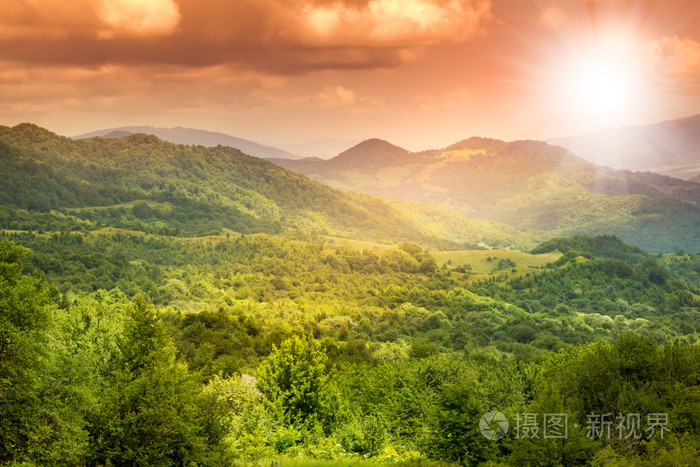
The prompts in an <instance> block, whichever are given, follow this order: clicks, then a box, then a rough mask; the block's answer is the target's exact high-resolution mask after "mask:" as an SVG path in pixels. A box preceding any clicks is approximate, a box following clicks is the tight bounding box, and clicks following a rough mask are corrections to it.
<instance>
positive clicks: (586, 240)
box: [532, 235, 649, 263]
mask: <svg viewBox="0 0 700 467" xmlns="http://www.w3.org/2000/svg"><path fill="white" fill-rule="evenodd" d="M555 250H558V251H561V252H562V253H567V252H568V251H570V250H575V251H577V252H584V253H588V254H590V255H592V256H597V257H599V258H614V259H619V260H623V261H628V262H631V263H639V262H642V261H644V260H645V259H647V258H648V257H649V255H648V254H647V253H645V252H644V251H643V250H641V249H639V248H637V247H633V246H630V245H627V244H625V243H624V242H622V240H620V239H619V238H617V237H616V236H614V235H599V236H597V237H579V236H574V237H564V238H553V239H551V240H548V241H546V242H544V243H542V244H540V245H538V246H537V247H536V248H535V249H533V250H532V253H533V254H542V253H549V252H551V251H555Z"/></svg>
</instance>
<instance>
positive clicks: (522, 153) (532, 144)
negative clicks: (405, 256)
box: [275, 138, 700, 251]
mask: <svg viewBox="0 0 700 467" xmlns="http://www.w3.org/2000/svg"><path fill="white" fill-rule="evenodd" d="M275 163H277V164H279V165H281V166H283V167H285V168H288V169H291V170H294V171H296V172H298V173H302V174H305V175H309V176H310V177H311V178H313V179H315V180H317V181H320V182H322V183H325V184H327V185H329V186H332V187H335V188H341V189H352V190H358V191H363V192H367V193H372V194H375V195H380V196H386V197H391V198H399V199H404V200H408V201H412V202H419V203H432V204H436V205H438V206H440V207H441V208H443V209H446V210H449V211H451V212H454V213H457V214H460V215H462V216H467V217H470V218H477V219H490V220H493V221H497V222H501V223H505V224H509V225H511V226H514V227H516V228H518V229H521V230H527V231H545V232H547V233H548V234H549V235H550V236H551V235H575V234H580V235H598V234H616V235H618V236H620V238H622V239H623V240H625V241H627V242H629V243H632V244H634V245H635V246H639V247H642V248H645V249H648V250H650V251H675V249H677V248H686V249H688V248H690V249H693V248H695V247H698V248H700V232H699V229H698V226H700V206H698V202H700V186H698V184H695V183H691V182H687V181H683V180H679V179H675V178H672V177H667V176H663V175H659V174H655V173H640V172H631V171H623V170H615V169H610V168H603V167H598V166H596V165H594V164H591V163H590V162H587V161H584V160H583V159H581V158H579V157H577V156H576V155H574V154H573V153H571V152H570V151H568V150H566V149H564V148H562V147H558V146H553V145H550V144H547V143H544V142H539V141H515V142H504V141H500V140H496V139H486V138H470V139H467V140H464V141H461V142H459V143H456V144H454V145H452V146H449V147H446V148H444V149H439V150H430V151H422V152H418V153H411V152H408V151H406V150H404V149H402V148H398V147H396V146H394V145H391V144H390V143H387V142H385V141H381V140H368V141H365V142H363V143H360V144H359V145H357V146H355V147H353V148H351V149H349V150H347V151H345V152H343V153H341V154H340V155H338V156H337V157H335V158H333V159H330V160H327V161H318V160H316V161H312V160H306V161H291V160H275Z"/></svg>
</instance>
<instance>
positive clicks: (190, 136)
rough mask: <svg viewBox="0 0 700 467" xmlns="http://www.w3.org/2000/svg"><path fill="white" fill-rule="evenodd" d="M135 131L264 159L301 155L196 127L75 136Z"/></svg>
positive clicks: (136, 128)
mask: <svg viewBox="0 0 700 467" xmlns="http://www.w3.org/2000/svg"><path fill="white" fill-rule="evenodd" d="M135 133H143V134H147V135H153V136H157V137H158V138H160V139H162V140H164V141H169V142H171V143H175V144H192V145H199V146H208V147H213V146H219V145H221V146H230V147H232V148H236V149H239V150H241V151H242V152H244V153H246V154H249V155H251V156H255V157H261V158H263V159H269V158H280V157H281V158H287V159H299V158H300V156H298V155H296V154H292V153H291V152H288V151H284V150H282V149H278V148H275V147H272V146H265V145H263V144H259V143H256V142H253V141H249V140H247V139H242V138H236V137H235V136H231V135H227V134H225V133H218V132H214V131H206V130H198V129H195V128H182V127H175V128H155V127H152V126H125V127H120V128H110V129H107V130H98V131H93V132H90V133H85V134H83V135H79V136H75V139H84V138H94V137H103V138H121V137H124V136H129V135H132V134H135Z"/></svg>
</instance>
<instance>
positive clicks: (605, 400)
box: [0, 125, 700, 466]
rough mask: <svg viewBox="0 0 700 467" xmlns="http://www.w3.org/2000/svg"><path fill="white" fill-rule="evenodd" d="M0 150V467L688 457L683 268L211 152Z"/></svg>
mask: <svg viewBox="0 0 700 467" xmlns="http://www.w3.org/2000/svg"><path fill="white" fill-rule="evenodd" d="M0 142H1V147H0V159H2V161H3V164H2V166H0V173H1V175H2V178H3V180H4V181H5V182H4V183H3V184H2V188H1V189H0V203H1V204H2V206H1V207H0V228H1V229H2V230H1V231H0V462H2V463H6V464H9V465H91V466H92V465H95V466H97V465H149V466H151V465H163V466H166V465H211V466H219V465H241V466H247V465H261V466H269V465H271V464H276V463H280V464H278V465H291V466H295V465H312V466H313V465H353V466H354V465H368V466H370V465H386V464H392V463H396V464H399V465H425V466H437V465H445V466H447V465H480V464H482V465H504V466H505V465H513V466H522V465H533V466H534V465H585V464H589V465H610V464H612V465H649V466H651V465H692V463H693V462H694V461H695V459H697V457H698V455H700V402H699V401H700V399H698V388H700V366H699V365H700V364H699V362H700V350H699V347H698V337H699V336H698V332H699V331H700V293H699V291H698V288H699V285H700V280H699V279H698V278H699V277H700V275H699V274H700V269H699V268H698V255H696V254H693V253H688V254H686V252H684V251H675V252H674V253H673V254H669V255H660V254H650V253H648V252H646V251H644V250H641V249H639V248H637V247H635V246H631V245H628V244H626V243H624V242H623V241H621V240H620V239H618V238H617V237H614V236H610V235H606V236H599V237H583V236H579V237H558V238H550V237H551V234H548V233H546V232H541V231H540V232H523V231H520V230H518V229H515V228H513V227H506V226H503V225H502V224H498V223H497V222H494V221H485V220H482V221H470V220H468V219H465V218H463V217H459V216H458V215H457V214H454V213H450V212H445V210H442V209H438V208H435V207H434V206H430V205H427V204H421V203H411V202H404V201H391V202H385V201H383V200H381V199H377V198H375V197H373V196H370V195H365V194H359V193H344V192H339V191H335V190H333V189H330V188H327V187H324V186H321V185H319V184H317V183H315V182H313V181H311V180H310V179H307V178H305V177H303V176H300V175H296V174H293V173H291V172H288V171H286V170H284V169H281V168H279V167H276V166H274V165H272V164H270V163H268V162H265V161H262V160H259V159H255V158H252V157H249V156H246V155H244V154H242V153H240V152H239V151H236V150H233V149H230V148H225V147H216V148H203V147H195V146H181V145H174V144H170V143H165V142H163V141H160V140H158V139H156V138H154V137H152V136H146V135H132V136H128V137H125V138H119V139H101V138H95V139H86V140H81V141H73V140H70V139H67V138H62V137H58V136H56V135H54V134H52V133H50V132H48V131H46V130H42V129H40V128H38V127H35V126H33V125H20V126H18V127H15V128H7V127H0ZM492 144H496V145H497V144H500V143H497V142H493V143H492ZM386 149H387V150H389V151H395V150H394V149H392V148H386ZM404 156H406V157H410V155H407V154H399V157H404ZM679 202H680V201H679ZM666 227H667V228H668V226H666ZM369 240H372V241H369ZM538 242H540V243H539V244H538ZM477 243H478V245H477ZM494 246H500V249H493V248H492V247H494ZM513 247H519V248H520V249H521V250H524V251H516V250H513V249H509V248H513ZM494 412H498V413H499V414H501V415H498V417H502V418H494V417H495V415H494ZM552 415H558V416H559V418H557V419H556V420H555V422H556V423H554V424H551V421H552V419H551V416H552ZM545 416H547V417H550V418H549V419H548V420H549V422H550V423H549V424H547V423H548V422H547V421H546V420H545V418H546V417H545ZM595 417H598V419H596V418H595ZM606 417H607V418H606ZM620 417H622V418H620ZM503 420H507V423H508V427H507V428H504V426H503V425H502V423H503ZM596 420H597V421H596ZM564 428H566V433H565V434H564V432H563V431H561V430H563V429H564ZM499 430H500V431H499ZM547 430H550V431H549V433H550V434H552V433H555V434H558V436H553V437H545V436H544V434H545V432H547ZM552 430H555V431H552ZM557 430H558V431H557ZM606 430H607V431H606Z"/></svg>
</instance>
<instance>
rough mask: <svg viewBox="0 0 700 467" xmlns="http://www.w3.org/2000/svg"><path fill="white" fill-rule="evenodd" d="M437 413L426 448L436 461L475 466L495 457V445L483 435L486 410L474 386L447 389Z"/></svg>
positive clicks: (441, 398)
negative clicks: (482, 429)
mask: <svg viewBox="0 0 700 467" xmlns="http://www.w3.org/2000/svg"><path fill="white" fill-rule="evenodd" d="M434 410H435V412H434V414H433V416H432V419H431V421H430V425H431V430H430V434H429V436H428V439H427V444H426V450H427V451H428V452H429V453H430V454H431V456H432V457H435V458H438V459H445V460H448V461H452V462H458V463H460V464H470V465H475V464H478V463H479V462H482V461H484V460H486V459H488V458H489V457H490V456H491V455H492V454H493V449H494V441H492V440H489V439H487V438H486V437H484V436H483V435H482V434H481V433H480V431H479V420H480V418H481V416H482V415H484V413H486V410H485V409H484V407H483V406H482V405H481V404H480V403H479V400H478V399H477V398H476V396H475V394H474V391H473V388H472V385H470V384H468V383H466V382H462V381H460V382H456V383H451V384H448V385H445V387H444V388H443V389H442V391H441V392H440V394H439V396H438V401H437V405H436V406H435V409H434Z"/></svg>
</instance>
